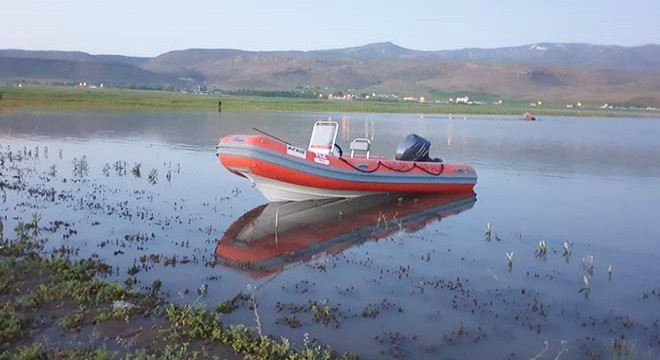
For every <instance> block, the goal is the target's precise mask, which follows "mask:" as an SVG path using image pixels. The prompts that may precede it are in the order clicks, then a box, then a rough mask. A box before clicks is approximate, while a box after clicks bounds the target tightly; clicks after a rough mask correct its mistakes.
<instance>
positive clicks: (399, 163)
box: [216, 121, 477, 201]
mask: <svg viewBox="0 0 660 360" xmlns="http://www.w3.org/2000/svg"><path fill="white" fill-rule="evenodd" d="M338 128H339V125H338V124H337V123H336V122H334V121H317V122H316V123H315V124H314V129H313V130H312V136H311V140H310V142H309V146H308V147H307V149H304V148H300V147H297V146H294V145H292V144H289V143H287V142H286V141H283V140H281V139H278V138H275V137H273V136H271V135H268V134H266V133H263V132H262V134H263V135H228V136H225V137H222V138H220V143H219V144H218V146H217V147H216V149H217V151H216V156H217V157H218V160H219V161H220V163H222V165H224V166H225V167H226V168H227V170H229V171H231V172H232V173H234V174H236V175H239V176H242V177H245V178H247V179H249V180H250V181H252V182H253V183H254V184H255V186H256V187H257V188H258V189H259V190H260V191H261V192H262V193H263V194H264V196H265V197H266V198H267V199H268V200H270V201H302V200H309V199H322V198H350V197H357V196H364V195H373V194H381V193H443V192H456V191H471V190H472V189H473V188H474V185H475V184H476V182H477V173H476V171H475V170H474V169H473V168H472V167H471V166H470V165H467V164H446V163H444V162H442V160H440V159H432V158H430V157H429V148H430V146H431V143H430V142H429V141H428V140H426V139H424V138H422V137H420V136H418V135H415V134H410V135H408V136H407V137H406V138H405V140H404V141H403V142H402V143H401V144H400V145H399V148H398V149H397V151H396V159H395V160H392V159H388V158H385V157H381V156H372V155H371V154H370V148H371V141H370V140H369V139H365V138H357V139H355V140H353V142H352V143H351V144H350V151H351V153H350V156H345V155H344V153H343V150H342V149H341V147H340V146H339V145H337V144H336V143H335V140H336V138H337V130H338ZM255 130H256V129H255ZM356 152H360V153H361V154H356Z"/></svg>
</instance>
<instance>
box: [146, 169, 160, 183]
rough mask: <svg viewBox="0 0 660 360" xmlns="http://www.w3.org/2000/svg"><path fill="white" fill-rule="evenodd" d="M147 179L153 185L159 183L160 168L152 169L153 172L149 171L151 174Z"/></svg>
mask: <svg viewBox="0 0 660 360" xmlns="http://www.w3.org/2000/svg"><path fill="white" fill-rule="evenodd" d="M147 181H148V182H149V184H151V185H156V184H157V183H158V170H156V169H151V172H149V176H147Z"/></svg>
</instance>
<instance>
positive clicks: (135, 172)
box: [131, 163, 142, 178]
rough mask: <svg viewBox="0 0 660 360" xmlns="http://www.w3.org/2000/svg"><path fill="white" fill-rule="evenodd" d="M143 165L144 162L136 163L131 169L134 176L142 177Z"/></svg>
mask: <svg viewBox="0 0 660 360" xmlns="http://www.w3.org/2000/svg"><path fill="white" fill-rule="evenodd" d="M141 167H142V164H140V163H136V164H135V165H134V166H133V169H132V170H131V174H133V176H135V177H136V178H140V177H142V171H141V169H140V168H141Z"/></svg>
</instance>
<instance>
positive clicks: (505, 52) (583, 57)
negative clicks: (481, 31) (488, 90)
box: [432, 43, 660, 71]
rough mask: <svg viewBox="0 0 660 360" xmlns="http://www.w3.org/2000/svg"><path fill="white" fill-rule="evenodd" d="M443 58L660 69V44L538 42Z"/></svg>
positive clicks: (449, 52)
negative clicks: (619, 44)
mask: <svg viewBox="0 0 660 360" xmlns="http://www.w3.org/2000/svg"><path fill="white" fill-rule="evenodd" d="M432 53H433V55H432V56H435V57H437V58H440V59H445V60H452V61H471V62H485V63H495V64H511V63H515V64H543V65H556V66H575V67H582V68H596V69H609V70H649V71H659V70H660V45H644V46H634V47H623V46H608V45H591V44H555V43H538V44H533V45H525V46H517V47H505V48H497V49H462V50H443V51H434V52H432Z"/></svg>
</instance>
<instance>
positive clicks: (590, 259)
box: [580, 255, 594, 275]
mask: <svg viewBox="0 0 660 360" xmlns="http://www.w3.org/2000/svg"><path fill="white" fill-rule="evenodd" d="M580 267H582V269H583V270H584V271H586V272H587V273H588V274H589V275H593V274H594V256H593V255H587V256H585V257H583V258H582V263H581V264H580Z"/></svg>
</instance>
